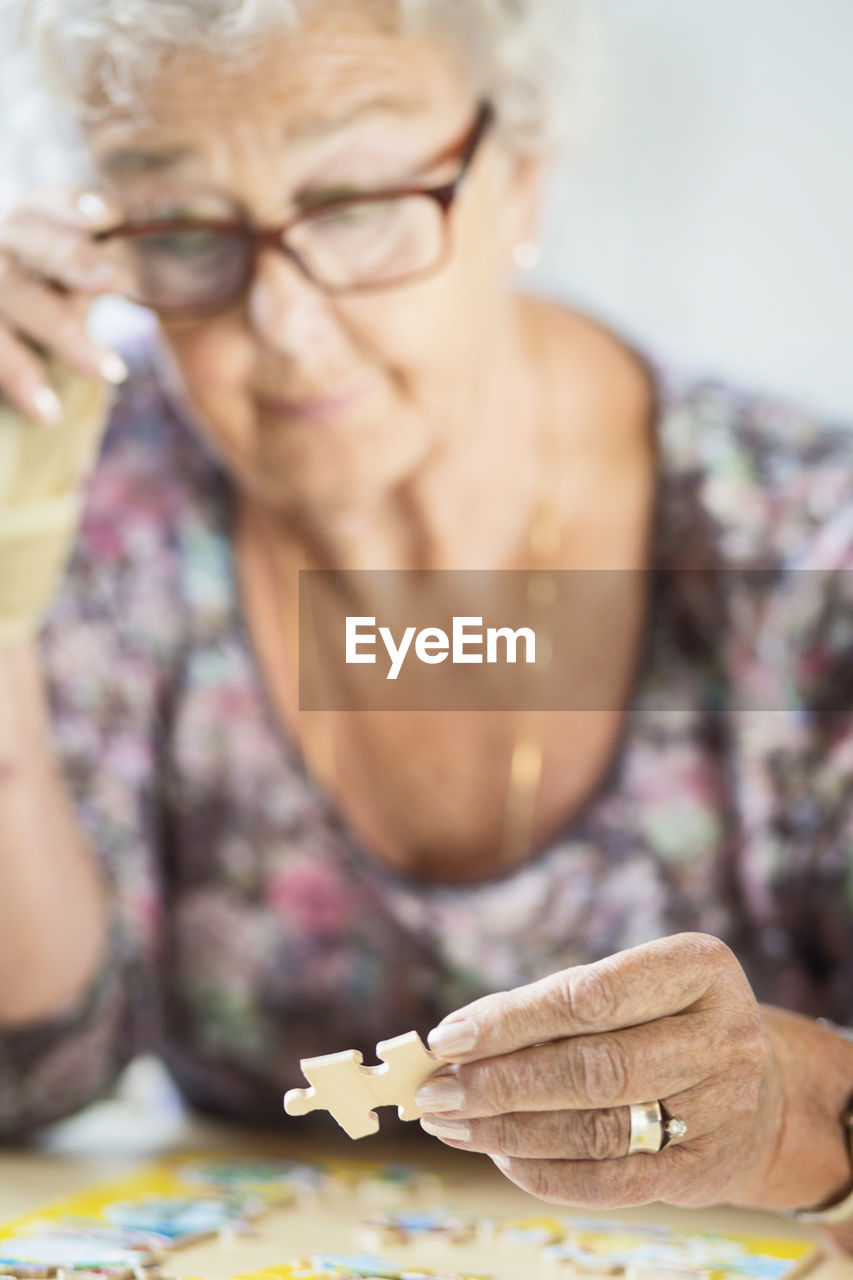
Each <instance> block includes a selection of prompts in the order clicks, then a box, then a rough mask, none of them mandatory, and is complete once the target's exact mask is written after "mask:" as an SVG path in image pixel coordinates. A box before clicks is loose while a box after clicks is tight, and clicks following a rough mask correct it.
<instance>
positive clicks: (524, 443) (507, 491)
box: [265, 304, 548, 569]
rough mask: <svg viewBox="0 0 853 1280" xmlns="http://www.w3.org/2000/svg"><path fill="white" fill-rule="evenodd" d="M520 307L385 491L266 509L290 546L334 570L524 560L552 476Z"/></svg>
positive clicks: (499, 564)
mask: <svg viewBox="0 0 853 1280" xmlns="http://www.w3.org/2000/svg"><path fill="white" fill-rule="evenodd" d="M522 310H523V304H520V305H518V306H516V307H515V308H514V311H513V314H512V317H511V321H510V323H509V324H508V325H506V326H505V327H504V334H503V341H502V343H501V345H500V347H496V346H495V345H494V344H493V345H492V346H491V348H490V353H489V355H488V358H486V359H484V361H483V367H482V369H481V370H480V372H479V375H478V376H477V377H476V378H475V379H472V381H471V383H470V384H469V386H468V387H467V388H466V390H465V392H464V393H463V394H458V393H455V394H454V395H453V397H452V400H450V398H449V400H448V403H446V404H445V405H443V406H442V408H441V410H440V412H441V414H442V430H441V431H440V432H439V433H437V436H436V437H435V438H434V443H433V444H432V445H431V447H430V449H429V451H428V452H427V453H426V455H425V456H424V457H423V458H422V459H421V461H420V463H419V464H418V466H417V467H416V468H415V469H414V470H413V471H412V473H411V474H410V475H409V476H407V477H405V478H404V479H403V480H402V481H401V482H400V483H398V484H397V485H396V486H395V487H394V488H392V489H391V490H389V491H388V492H387V493H385V494H383V495H381V496H380V498H379V500H377V498H376V495H374V494H371V495H370V499H369V501H362V502H359V501H358V495H356V500H355V501H354V502H353V503H352V505H350V506H348V507H346V508H343V509H341V508H335V509H334V510H326V509H323V510H318V509H317V508H316V507H314V508H312V509H307V508H306V507H299V506H294V507H292V508H290V509H288V510H287V511H279V512H277V513H275V514H273V513H271V512H269V511H267V512H265V519H266V522H267V524H268V525H271V527H272V528H273V529H274V530H275V537H276V539H277V541H278V542H279V543H280V544H281V545H282V549H283V550H284V549H285V548H286V547H289V548H290V549H291V551H292V553H293V555H294V557H297V556H298V558H300V559H301V561H302V562H303V563H306V564H310V565H312V566H314V567H317V568H337V569H498V568H509V567H519V557H523V555H524V547H525V544H526V533H527V531H528V529H529V527H530V523H531V519H532V515H533V511H534V509H535V506H536V503H537V501H538V499H539V496H540V495H541V492H542V488H543V485H546V484H547V482H548V474H547V463H546V460H545V454H544V451H543V442H542V440H541V431H540V425H539V418H540V415H539V413H538V400H539V393H538V391H537V384H538V382H539V381H540V379H541V376H542V372H541V370H540V369H537V366H536V363H535V356H534V353H533V351H532V350H531V344H530V341H529V337H528V333H527V328H526V326H525V323H524V319H523V314H522Z"/></svg>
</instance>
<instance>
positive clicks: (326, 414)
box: [255, 382, 370, 422]
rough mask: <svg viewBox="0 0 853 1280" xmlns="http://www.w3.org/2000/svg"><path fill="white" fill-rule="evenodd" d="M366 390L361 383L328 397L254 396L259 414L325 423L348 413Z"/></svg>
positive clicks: (366, 387)
mask: <svg viewBox="0 0 853 1280" xmlns="http://www.w3.org/2000/svg"><path fill="white" fill-rule="evenodd" d="M369 390H370V387H369V384H368V383H367V382H361V383H358V384H356V385H354V386H351V387H348V388H346V389H345V390H343V391H338V392H335V393H334V394H332V395H329V394H328V393H323V394H321V395H308V396H269V395H261V394H258V395H256V396H255V402H256V404H257V406H258V408H259V409H260V411H261V413H262V414H264V415H265V416H268V417H271V418H279V419H282V420H287V421H291V422H299V421H303V422H327V421H330V420H332V419H333V418H336V417H339V416H340V415H342V414H344V413H346V411H347V410H349V409H352V408H353V407H354V406H355V405H356V404H357V403H358V402H359V401H360V400H363V399H364V397H365V396H366V395H367V394H368V392H369Z"/></svg>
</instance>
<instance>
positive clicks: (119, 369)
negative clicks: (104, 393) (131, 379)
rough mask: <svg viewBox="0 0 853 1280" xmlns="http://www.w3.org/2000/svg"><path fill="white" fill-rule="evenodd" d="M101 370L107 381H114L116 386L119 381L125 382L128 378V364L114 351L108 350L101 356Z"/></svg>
mask: <svg viewBox="0 0 853 1280" xmlns="http://www.w3.org/2000/svg"><path fill="white" fill-rule="evenodd" d="M100 370H101V373H102V374H103V376H104V377H105V378H106V380H107V382H112V383H113V385H114V386H118V385H119V383H121V382H125V381H126V379H127V374H128V368H127V365H126V364H125V363H124V361H123V360H122V358H121V356H117V355H116V353H115V352H114V351H108V352H107V354H106V355H105V356H103V357H102V358H101V362H100Z"/></svg>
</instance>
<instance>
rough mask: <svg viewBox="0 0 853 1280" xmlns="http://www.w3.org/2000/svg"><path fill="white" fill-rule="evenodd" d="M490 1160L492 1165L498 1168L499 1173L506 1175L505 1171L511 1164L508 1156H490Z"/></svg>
mask: <svg viewBox="0 0 853 1280" xmlns="http://www.w3.org/2000/svg"><path fill="white" fill-rule="evenodd" d="M491 1160H492V1164H496V1165H497V1166H498V1168H499V1169H500V1171H501V1173H506V1171H507V1169H508V1168H509V1166H510V1164H511V1163H512V1161H511V1160H510V1158H509V1156H492V1157H491Z"/></svg>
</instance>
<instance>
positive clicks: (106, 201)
mask: <svg viewBox="0 0 853 1280" xmlns="http://www.w3.org/2000/svg"><path fill="white" fill-rule="evenodd" d="M124 217H125V214H124V211H123V210H122V209H121V207H120V206H119V205H118V204H117V203H116V202H115V201H114V200H113V199H112V198H111V197H110V196H108V195H106V194H105V193H104V192H102V191H93V190H91V189H90V188H87V187H67V188H66V187H59V188H53V187H36V188H33V189H31V190H29V191H28V192H27V193H26V195H25V196H24V197H23V199H21V200H19V201H18V203H17V204H16V205H14V207H13V208H12V209H11V210H9V212H8V213H7V214H6V219H7V221H9V222H10V223H14V222H16V221H22V222H28V221H32V220H33V218H38V219H39V220H42V219H45V220H47V221H49V222H54V223H59V224H61V225H63V226H67V227H76V228H77V229H78V230H80V231H106V229H107V228H108V227H114V226H117V225H118V223H119V222H123V221H124Z"/></svg>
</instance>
